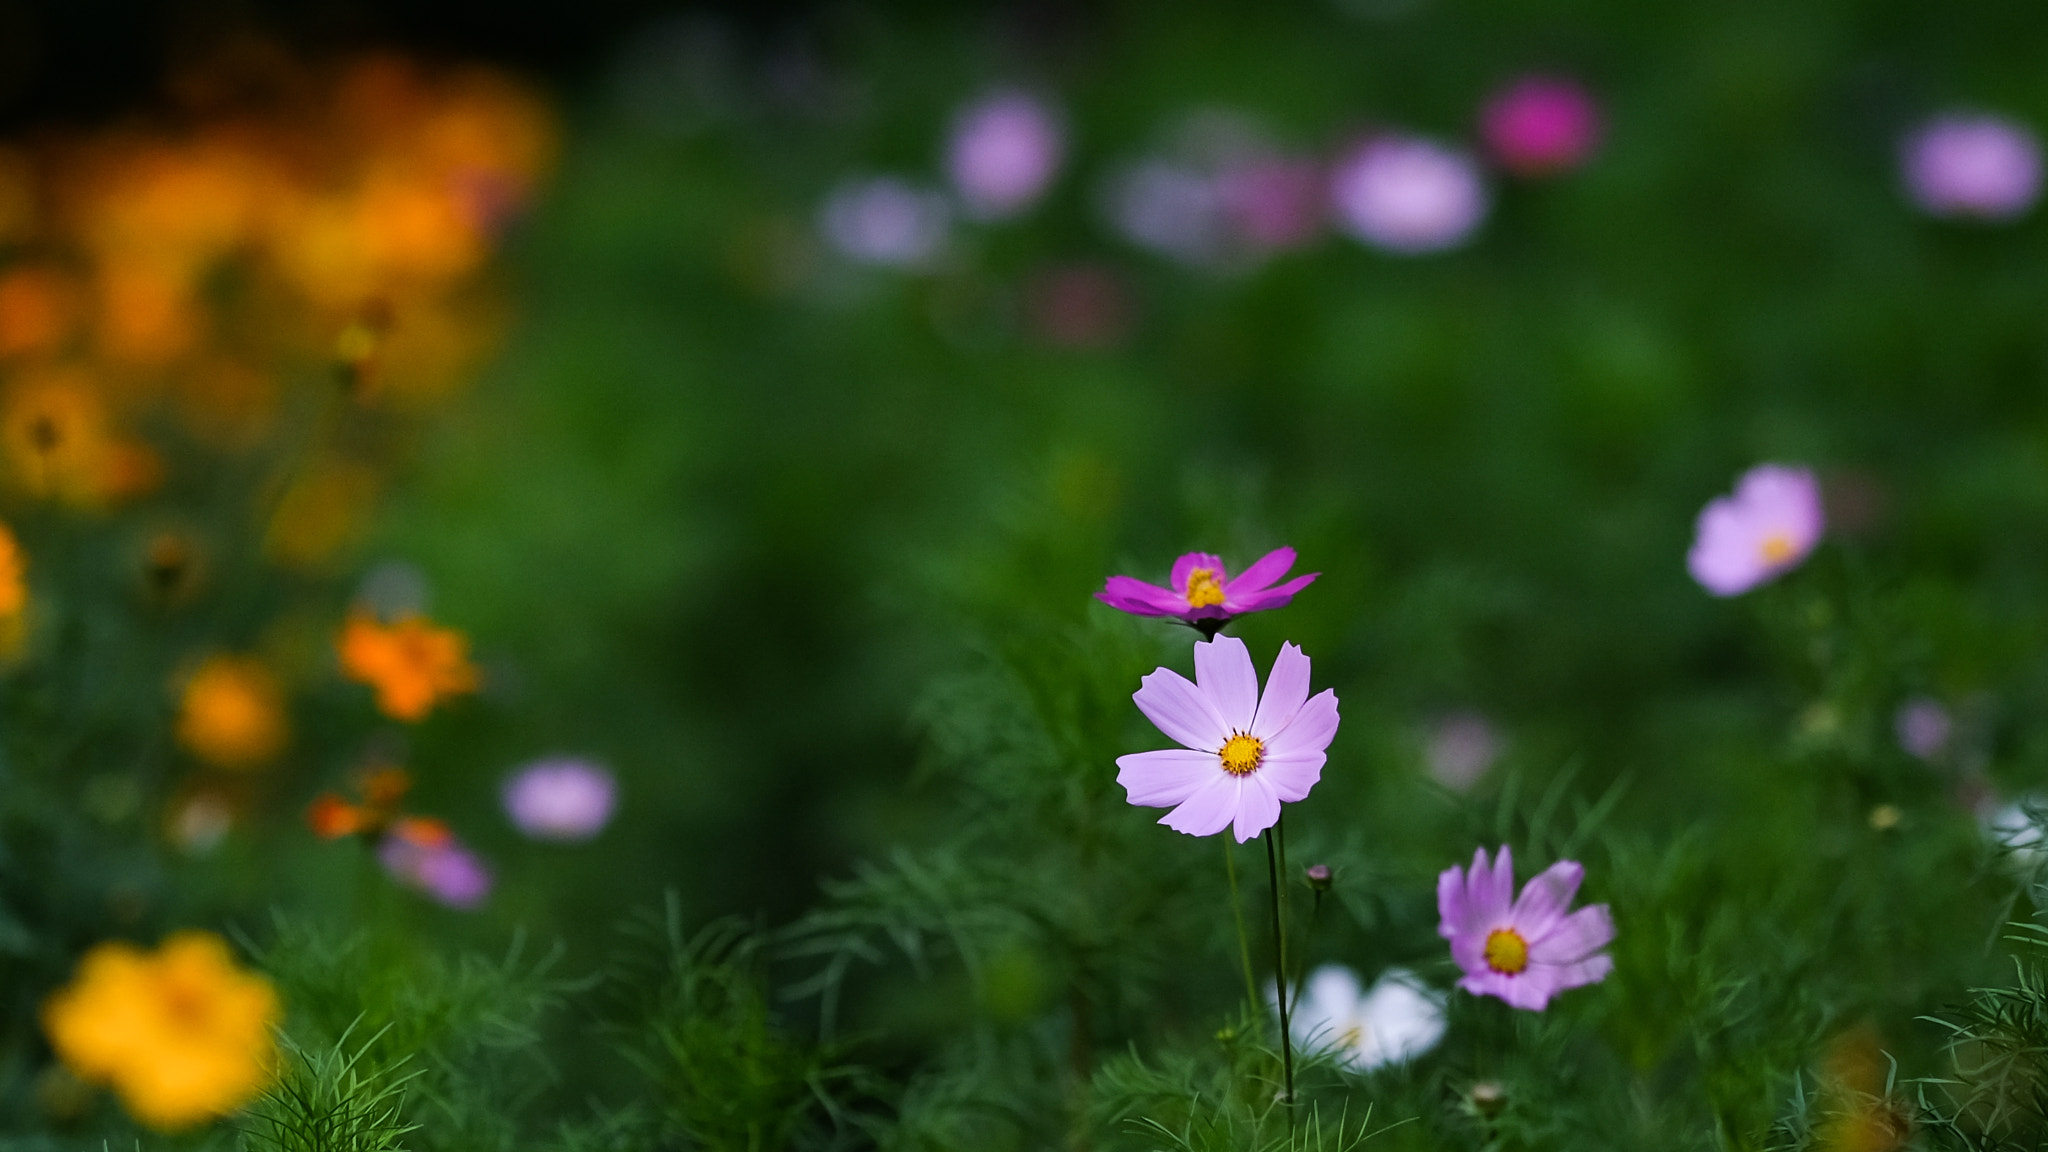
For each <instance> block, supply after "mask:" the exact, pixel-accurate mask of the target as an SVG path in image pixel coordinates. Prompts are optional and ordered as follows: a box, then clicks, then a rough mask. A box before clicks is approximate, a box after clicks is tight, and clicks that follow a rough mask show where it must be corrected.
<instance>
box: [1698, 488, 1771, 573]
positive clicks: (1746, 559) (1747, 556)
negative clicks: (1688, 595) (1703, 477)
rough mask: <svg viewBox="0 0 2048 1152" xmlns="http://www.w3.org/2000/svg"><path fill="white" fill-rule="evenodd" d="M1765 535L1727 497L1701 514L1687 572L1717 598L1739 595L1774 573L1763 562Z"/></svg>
mask: <svg viewBox="0 0 2048 1152" xmlns="http://www.w3.org/2000/svg"><path fill="white" fill-rule="evenodd" d="M1762 544H1763V542H1762V534H1761V533H1759V532H1758V531H1757V530H1756V528H1755V526H1754V525H1752V524H1751V523H1749V520H1748V518H1747V517H1745V516H1744V515H1743V514H1742V512H1741V511H1740V510H1739V509H1738V508H1737V507H1736V506H1735V504H1734V502H1733V501H1731V500H1729V499H1727V498H1726V497H1723V498H1721V499H1718V500H1715V501H1713V502H1712V503H1710V504H1708V505H1707V506H1706V507H1705V508H1704V509H1702V510H1701V511H1700V519H1699V526H1698V528H1697V530H1696V534H1695V536H1694V538H1693V546H1692V550H1691V551H1690V552H1688V553H1686V557H1685V565H1686V570H1687V571H1688V572H1690V573H1691V574H1692V578H1693V579H1694V580H1697V581H1699V584H1700V587H1702V588H1705V589H1706V590H1707V591H1708V592H1711V593H1713V594H1714V595H1716V596H1735V595H1739V594H1741V593H1743V592H1747V591H1749V590H1750V589H1751V588H1754V587H1756V586H1757V585H1758V584H1760V583H1762V582H1763V580H1764V579H1765V577H1766V576H1768V575H1769V574H1770V572H1769V569H1768V568H1767V567H1766V566H1765V564H1764V561H1763V546H1762Z"/></svg>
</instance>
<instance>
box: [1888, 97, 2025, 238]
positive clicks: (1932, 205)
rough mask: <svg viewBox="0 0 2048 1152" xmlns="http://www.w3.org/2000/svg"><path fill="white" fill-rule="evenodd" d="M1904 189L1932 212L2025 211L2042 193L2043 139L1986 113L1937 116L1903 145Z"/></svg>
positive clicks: (1999, 215)
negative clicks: (2041, 142) (2039, 140)
mask: <svg viewBox="0 0 2048 1152" xmlns="http://www.w3.org/2000/svg"><path fill="white" fill-rule="evenodd" d="M1899 169H1900V173H1901V175H1903V177H1904V178H1905V182H1906V191H1907V193H1908V194H1910V195H1911V196H1912V198H1913V201H1914V202H1915V203H1916V204H1918V205H1920V208H1921V210H1922V211H1924V212H1926V213H1927V214H1928V215H1930V216H1948V217H1960V218H1965V219H1976V220H1986V221H1994V222H1995V221H2003V220H2012V219H2015V218H2017V217H2019V216H2021V215H2024V214H2025V213H2026V211H2027V209H2029V208H2032V207H2033V206H2034V201H2035V200H2037V199H2038V198H2039V197H2040V195H2041V145H2040V143H2039V142H2038V141H2037V140H2036V139H2035V138H2034V134H2033V133H2032V132H2031V131H2028V130H2027V129H2026V128H2025V127H2024V126H2022V125H2020V124H2016V123H2014V122H2013V121H2011V120H2008V119H2006V118H2005V117H2003V116H1993V115H1990V114H1987V113H1954V112H1952V113H1949V114H1947V115H1944V116H1937V117H1935V118H1933V119H1932V120H1929V121H1927V122H1926V123H1925V124H1922V125H1921V126H1920V127H1919V128H1917V129H1915V130H1914V131H1913V132H1912V133H1910V134H1909V135H1908V136H1907V137H1906V138H1905V140H1904V141H1903V142H1902V143H1901V144H1900V146H1899Z"/></svg>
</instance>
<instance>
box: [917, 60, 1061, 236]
mask: <svg viewBox="0 0 2048 1152" xmlns="http://www.w3.org/2000/svg"><path fill="white" fill-rule="evenodd" d="M1065 151H1066V142H1065V140H1064V139H1063V138H1062V134H1061V132H1060V126H1059V121H1058V119H1057V118H1056V117H1055V116H1054V115H1053V113H1052V111H1051V110H1050V109H1048V108H1047V107H1046V106H1045V105H1043V104H1041V103H1039V102H1038V101H1037V100H1035V99H1033V98H1031V97H1030V96H1027V95H1025V94H1024V93H1022V92H1014V91H1012V92H999V93H996V94H995V95H993V96H990V97H989V98H987V99H985V100H983V101H981V102H980V103H978V104H975V105H973V106H971V107H969V108H967V109H966V110H965V111H963V112H962V113H961V114H960V116H959V118H958V119H957V120H955V121H954V123H953V134H952V138H951V140H950V142H949V144H948V147H947V150H946V172H947V174H948V175H949V176H950V177H952V180H953V187H954V189H955V190H957V191H958V192H959V194H960V199H961V201H962V202H963V203H964V204H966V206H967V211H968V213H969V214H970V215H973V216H977V217H980V218H982V219H984V220H996V219H1001V218H1003V217H1005V216H1014V215H1016V214H1017V213H1019V212H1022V211H1024V210H1025V209H1026V208H1029V207H1030V206H1031V205H1032V204H1034V203H1036V202H1037V200H1038V198H1039V197H1040V196H1042V195H1044V194H1045V190H1046V188H1048V187H1049V186H1050V185H1051V184H1052V181H1053V177H1054V176H1056V175H1058V174H1059V169H1060V162H1061V161H1062V160H1063V159H1064V157H1065Z"/></svg>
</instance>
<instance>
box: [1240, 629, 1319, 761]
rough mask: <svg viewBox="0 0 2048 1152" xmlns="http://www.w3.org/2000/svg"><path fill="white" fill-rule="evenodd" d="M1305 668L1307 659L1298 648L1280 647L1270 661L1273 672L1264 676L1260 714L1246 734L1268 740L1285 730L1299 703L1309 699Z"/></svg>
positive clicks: (1307, 664) (1284, 645)
mask: <svg viewBox="0 0 2048 1152" xmlns="http://www.w3.org/2000/svg"><path fill="white" fill-rule="evenodd" d="M1308 669H1309V659H1308V657H1306V656H1304V655H1302V654H1301V649H1300V648H1299V647H1297V646H1295V645H1293V644H1282V645H1280V655H1278V656H1276V657H1274V658H1273V672H1272V674H1271V675H1269V676H1267V677H1266V694H1265V695H1264V696H1262V697H1260V698H1259V714H1258V716H1257V717H1256V718H1254V719H1253V720H1252V724H1251V727H1250V728H1248V729H1246V731H1248V732H1250V733H1251V734H1252V735H1254V736H1257V737H1258V738H1259V739H1261V740H1270V739H1272V738H1273V733H1275V732H1278V731H1280V730H1281V729H1282V728H1285V727H1287V722H1288V721H1289V720H1292V719H1294V714H1295V713H1296V712H1298V711H1300V710H1301V703H1302V701H1304V700H1307V699H1308Z"/></svg>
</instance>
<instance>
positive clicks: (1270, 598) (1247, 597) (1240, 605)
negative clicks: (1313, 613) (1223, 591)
mask: <svg viewBox="0 0 2048 1152" xmlns="http://www.w3.org/2000/svg"><path fill="white" fill-rule="evenodd" d="M1321 575H1322V573H1321V572H1311V573H1309V574H1308V575H1306V576H1296V577H1295V578H1294V579H1292V580H1289V581H1288V582H1287V583H1285V584H1282V585H1281V586H1279V587H1278V588H1264V589H1261V590H1259V591H1257V592H1238V593H1233V594H1232V595H1231V597H1230V599H1229V600H1228V601H1226V602H1225V603H1226V605H1227V606H1228V607H1229V609H1230V610H1231V611H1232V612H1262V611H1264V610H1266V609H1268V608H1280V607H1284V606H1285V605H1286V604H1287V603H1288V602H1289V601H1291V600H1293V599H1294V594H1295V593H1296V592H1299V591H1301V590H1302V589H1303V588H1306V587H1308V586H1309V585H1310V584H1313V583H1315V579H1316V577H1318V576H1321Z"/></svg>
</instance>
